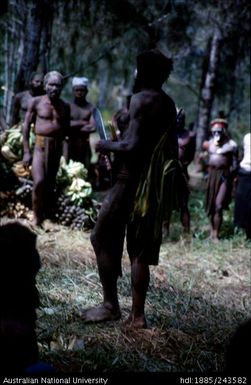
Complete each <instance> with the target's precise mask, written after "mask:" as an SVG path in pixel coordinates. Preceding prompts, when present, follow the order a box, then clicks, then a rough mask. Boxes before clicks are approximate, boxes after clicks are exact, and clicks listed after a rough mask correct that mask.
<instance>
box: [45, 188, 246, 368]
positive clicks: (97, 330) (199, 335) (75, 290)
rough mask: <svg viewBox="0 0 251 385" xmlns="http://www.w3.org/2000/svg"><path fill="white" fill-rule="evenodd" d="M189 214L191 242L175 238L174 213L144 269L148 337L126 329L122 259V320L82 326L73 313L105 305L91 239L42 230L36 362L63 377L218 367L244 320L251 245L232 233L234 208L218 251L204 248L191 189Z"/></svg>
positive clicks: (204, 226) (204, 223)
mask: <svg viewBox="0 0 251 385" xmlns="http://www.w3.org/2000/svg"><path fill="white" fill-rule="evenodd" d="M190 208H191V215H192V223H191V225H192V235H191V236H190V237H184V236H183V235H182V232H181V225H180V223H179V218H178V215H177V214H176V213H175V215H174V216H173V219H172V226H171V232H170V237H169V238H167V239H164V241H163V244H162V247H161V252H160V262H159V265H158V266H157V267H151V283H150V288H149V292H148V296H147V301H146V315H147V320H148V329H145V330H137V331H135V330H131V329H128V328H126V327H125V326H124V324H123V320H125V318H126V317H127V316H128V314H129V310H130V306H131V295H130V266H129V262H128V258H127V255H126V252H125V254H124V256H123V277H122V278H121V279H119V282H118V286H119V289H118V291H119V300H120V304H121V309H122V320H120V321H116V322H107V323H102V324H96V325H86V324H84V323H83V322H82V321H81V319H80V317H79V311H80V309H81V308H85V307H89V306H92V305H95V304H97V303H99V302H100V301H102V290H101V285H100V282H99V276H98V272H97V267H96V262H95V256H94V253H93V250H92V247H91V244H90V241H89V236H90V234H89V233H88V232H81V231H71V230H69V229H67V228H64V227H62V226H57V227H55V228H54V229H53V231H50V232H45V231H43V230H41V231H39V233H38V249H39V252H40V255H41V259H42V268H41V271H40V272H39V274H38V278H37V284H38V289H39V291H40V296H41V306H40V309H39V310H38V322H37V334H38V341H39V348H40V354H41V358H42V359H43V360H46V361H47V362H51V363H52V364H53V365H54V367H55V368H56V370H57V371H58V372H59V373H63V374H67V373H85V372H94V371H98V372H102V373H118V372H135V373H136V372H137V373H142V372H149V373H150V372H154V373H160V372H165V373H175V372H191V373H192V372H201V373H206V372H208V371H210V372H211V371H213V372H217V373H218V372H219V373H220V372H221V371H222V370H223V369H224V366H225V348H226V346H227V344H228V341H229V339H230V337H231V335H232V334H233V332H234V331H235V329H236V328H237V326H238V325H239V324H241V323H242V322H243V321H245V320H246V319H247V318H249V317H250V244H248V243H247V241H246V240H245V236H244V234H243V233H242V232H238V233H237V232H235V231H234V229H233V226H232V214H233V213H232V211H233V206H231V207H230V210H229V211H226V212H225V214H224V223H223V228H222V240H221V242H220V243H219V244H212V243H211V242H210V241H209V240H208V235H209V225H208V219H207V218H206V216H205V213H204V209H203V192H199V191H196V190H193V191H192V194H191V199H190Z"/></svg>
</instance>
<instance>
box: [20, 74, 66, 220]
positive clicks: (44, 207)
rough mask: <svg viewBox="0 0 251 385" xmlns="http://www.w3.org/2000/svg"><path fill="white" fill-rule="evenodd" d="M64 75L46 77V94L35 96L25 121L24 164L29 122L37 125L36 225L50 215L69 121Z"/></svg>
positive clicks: (28, 157)
mask: <svg viewBox="0 0 251 385" xmlns="http://www.w3.org/2000/svg"><path fill="white" fill-rule="evenodd" d="M63 84H64V82H63V76H62V75H61V74H60V73H59V72H57V71H51V72H48V73H47V74H46V75H45V77H44V87H45V91H46V95H43V96H38V97H36V98H33V99H32V100H31V102H30V104H29V106H28V110H27V113H26V116H25V121H24V130H23V147H24V157H23V163H24V165H29V164H30V162H31V158H32V154H31V150H30V146H29V135H30V125H31V123H34V124H35V135H36V138H35V148H34V153H33V160H32V177H33V191H32V206H33V211H34V221H33V222H34V224H35V225H37V226H39V225H41V224H42V222H43V219H44V218H46V217H47V218H48V217H50V215H51V211H52V209H53V205H54V203H55V202H54V199H53V196H54V194H53V193H54V188H55V181H56V174H57V171H58V167H59V161H60V157H61V154H62V144H63V140H64V138H65V136H66V134H67V129H68V127H69V124H70V107H69V105H68V104H67V103H65V102H64V101H63V100H61V99H60V93H61V91H62V88H63Z"/></svg>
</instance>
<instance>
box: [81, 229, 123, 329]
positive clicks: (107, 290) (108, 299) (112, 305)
mask: <svg viewBox="0 0 251 385" xmlns="http://www.w3.org/2000/svg"><path fill="white" fill-rule="evenodd" d="M91 242H92V245H93V248H94V251H95V253H96V256H97V263H98V268H99V277H100V281H101V284H102V287H103V303H101V304H99V305H98V306H95V307H92V308H88V309H85V310H83V311H81V314H80V316H81V318H82V319H83V321H85V322H102V321H114V320H118V319H119V318H121V312H120V307H119V302H118V292H117V279H118V273H117V272H116V271H115V269H114V264H113V261H112V260H109V258H107V257H106V256H104V254H102V251H101V249H100V247H99V242H98V241H97V239H96V238H95V234H94V235H93V234H92V236H91Z"/></svg>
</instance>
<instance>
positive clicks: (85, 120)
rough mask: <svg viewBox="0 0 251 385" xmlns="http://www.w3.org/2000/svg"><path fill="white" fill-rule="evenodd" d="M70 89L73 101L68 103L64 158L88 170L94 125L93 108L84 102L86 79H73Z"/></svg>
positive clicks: (86, 91)
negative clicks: (67, 133) (68, 111)
mask: <svg viewBox="0 0 251 385" xmlns="http://www.w3.org/2000/svg"><path fill="white" fill-rule="evenodd" d="M72 89H73V94H74V101H73V103H70V109H71V122H70V130H69V139H68V141H66V142H65V143H64V156H65V159H66V161H67V162H68V161H69V160H70V159H72V160H74V161H76V162H81V163H83V164H84V165H85V167H86V168H87V170H89V167H90V162H91V156H92V152H91V147H90V142H89V137H90V133H91V132H94V131H95V123H94V120H93V117H92V112H93V108H94V107H93V105H92V104H91V103H89V102H87V100H86V95H87V93H88V79H87V78H85V77H74V78H73V80H72Z"/></svg>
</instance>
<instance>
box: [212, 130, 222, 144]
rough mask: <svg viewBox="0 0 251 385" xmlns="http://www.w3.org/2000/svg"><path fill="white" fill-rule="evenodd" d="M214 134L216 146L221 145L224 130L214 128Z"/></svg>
mask: <svg viewBox="0 0 251 385" xmlns="http://www.w3.org/2000/svg"><path fill="white" fill-rule="evenodd" d="M212 136H213V140H214V144H215V146H219V144H220V141H221V137H222V130H217V129H215V130H213V131H212Z"/></svg>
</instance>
